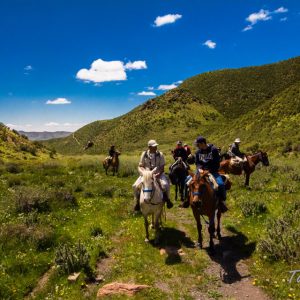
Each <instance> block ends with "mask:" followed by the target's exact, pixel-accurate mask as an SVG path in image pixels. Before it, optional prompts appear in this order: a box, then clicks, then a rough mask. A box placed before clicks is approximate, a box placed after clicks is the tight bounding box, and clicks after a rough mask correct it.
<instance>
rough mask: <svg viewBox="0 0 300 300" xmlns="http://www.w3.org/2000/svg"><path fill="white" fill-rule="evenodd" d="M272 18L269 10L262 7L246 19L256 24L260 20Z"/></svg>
mask: <svg viewBox="0 0 300 300" xmlns="http://www.w3.org/2000/svg"><path fill="white" fill-rule="evenodd" d="M270 19H272V17H271V16H270V12H269V11H268V10H265V9H261V10H260V11H259V12H257V13H252V14H250V15H249V16H248V17H247V18H246V21H248V22H250V23H251V25H254V24H256V23H257V22H259V21H268V20H270Z"/></svg>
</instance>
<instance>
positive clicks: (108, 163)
mask: <svg viewBox="0 0 300 300" xmlns="http://www.w3.org/2000/svg"><path fill="white" fill-rule="evenodd" d="M119 155H121V153H120V152H118V151H116V152H115V153H114V155H113V157H112V158H110V157H106V158H105V159H104V161H103V168H104V169H105V173H106V175H108V174H107V171H108V169H109V168H111V169H112V171H113V176H114V175H115V173H118V171H119Z"/></svg>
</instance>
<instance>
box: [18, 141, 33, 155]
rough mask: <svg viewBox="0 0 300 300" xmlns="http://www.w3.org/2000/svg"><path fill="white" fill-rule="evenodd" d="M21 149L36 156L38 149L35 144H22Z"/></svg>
mask: <svg viewBox="0 0 300 300" xmlns="http://www.w3.org/2000/svg"><path fill="white" fill-rule="evenodd" d="M20 150H21V151H24V152H28V153H31V154H32V155H33V156H36V154H37V149H36V148H35V147H34V146H31V145H28V144H21V145H20Z"/></svg>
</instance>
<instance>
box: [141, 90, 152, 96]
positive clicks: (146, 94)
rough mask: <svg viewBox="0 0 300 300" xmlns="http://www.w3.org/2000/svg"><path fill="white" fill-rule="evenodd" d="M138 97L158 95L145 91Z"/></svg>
mask: <svg viewBox="0 0 300 300" xmlns="http://www.w3.org/2000/svg"><path fill="white" fill-rule="evenodd" d="M138 95H139V96H156V94H155V93H154V92H145V91H142V92H140V93H138Z"/></svg>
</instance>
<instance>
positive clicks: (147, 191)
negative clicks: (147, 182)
mask: <svg viewBox="0 0 300 300" xmlns="http://www.w3.org/2000/svg"><path fill="white" fill-rule="evenodd" d="M142 187H143V188H142V191H143V193H144V194H145V193H151V194H150V198H149V199H147V201H146V200H145V199H144V201H145V202H146V203H147V202H148V203H149V204H153V203H151V199H152V198H153V196H154V188H153V181H152V184H151V187H152V188H151V189H150V188H148V189H144V183H143V182H142Z"/></svg>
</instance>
